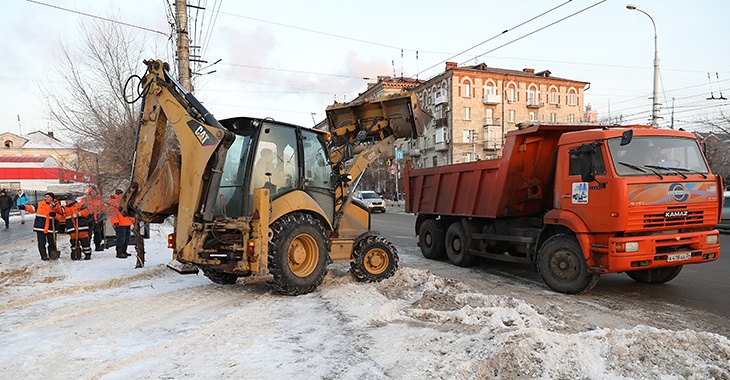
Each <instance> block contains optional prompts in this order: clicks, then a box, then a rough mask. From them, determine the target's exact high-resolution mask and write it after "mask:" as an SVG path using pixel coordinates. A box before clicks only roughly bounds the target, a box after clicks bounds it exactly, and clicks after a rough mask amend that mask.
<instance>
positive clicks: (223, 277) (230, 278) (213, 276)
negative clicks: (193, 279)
mask: <svg viewBox="0 0 730 380" xmlns="http://www.w3.org/2000/svg"><path fill="white" fill-rule="evenodd" d="M200 269H201V270H202V271H203V274H204V275H205V277H208V279H209V280H210V281H212V282H214V283H216V284H221V285H231V284H235V283H236V280H237V279H238V277H240V276H239V275H236V274H231V273H225V272H221V271H218V270H215V269H211V268H208V267H206V266H201V267H200Z"/></svg>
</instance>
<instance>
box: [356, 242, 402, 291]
mask: <svg viewBox="0 0 730 380" xmlns="http://www.w3.org/2000/svg"><path fill="white" fill-rule="evenodd" d="M353 258H354V261H353V262H351V263H350V270H351V271H352V274H353V276H355V278H357V279H358V280H359V281H365V282H376V281H382V280H385V279H386V278H388V277H391V276H393V275H394V274H395V271H396V269H398V250H397V249H395V246H394V245H393V243H391V242H389V241H388V240H387V239H385V238H384V237H382V236H368V237H366V238H364V239H362V240H360V241H359V242H358V243H357V245H356V246H355V249H354V251H353Z"/></svg>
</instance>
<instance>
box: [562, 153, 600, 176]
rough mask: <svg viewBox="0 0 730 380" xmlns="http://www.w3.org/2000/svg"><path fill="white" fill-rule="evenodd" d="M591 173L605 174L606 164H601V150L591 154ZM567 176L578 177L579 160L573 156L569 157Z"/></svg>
mask: <svg viewBox="0 0 730 380" xmlns="http://www.w3.org/2000/svg"><path fill="white" fill-rule="evenodd" d="M593 173H594V174H597V175H601V174H606V164H605V163H604V162H603V151H602V150H601V149H596V150H595V153H594V154H593ZM568 175H571V176H574V175H577V176H580V158H578V156H576V155H574V154H571V155H570V169H569V173H568Z"/></svg>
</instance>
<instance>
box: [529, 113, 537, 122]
mask: <svg viewBox="0 0 730 380" xmlns="http://www.w3.org/2000/svg"><path fill="white" fill-rule="evenodd" d="M529 115H530V121H535V120H537V115H535V112H534V111H531V112H530V113H529Z"/></svg>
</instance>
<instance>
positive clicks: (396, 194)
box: [393, 191, 400, 206]
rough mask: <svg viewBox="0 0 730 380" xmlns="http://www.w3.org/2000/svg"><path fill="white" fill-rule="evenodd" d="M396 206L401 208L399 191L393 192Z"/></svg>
mask: <svg viewBox="0 0 730 380" xmlns="http://www.w3.org/2000/svg"><path fill="white" fill-rule="evenodd" d="M395 205H398V206H400V202H399V201H398V192H397V191H394V192H393V206H395Z"/></svg>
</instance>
